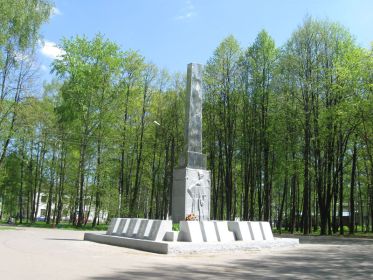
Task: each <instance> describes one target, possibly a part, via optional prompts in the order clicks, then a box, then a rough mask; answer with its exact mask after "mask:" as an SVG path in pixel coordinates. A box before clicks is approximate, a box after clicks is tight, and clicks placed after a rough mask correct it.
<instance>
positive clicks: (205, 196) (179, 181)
mask: <svg viewBox="0 0 373 280" xmlns="http://www.w3.org/2000/svg"><path fill="white" fill-rule="evenodd" d="M210 185H211V184H210V171H208V170H204V169H195V168H189V167H183V168H178V169H175V170H174V174H173V188H172V212H171V215H172V221H173V222H174V223H178V222H179V221H183V220H185V217H186V216H187V215H189V214H192V213H193V214H195V215H196V216H197V217H198V219H199V220H200V221H203V220H209V219H210Z"/></svg>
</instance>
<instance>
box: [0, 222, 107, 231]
mask: <svg viewBox="0 0 373 280" xmlns="http://www.w3.org/2000/svg"><path fill="white" fill-rule="evenodd" d="M17 227H35V228H56V229H68V230H78V231H79V230H80V231H98V230H99V231H106V230H107V228H108V225H106V224H102V225H98V226H96V227H94V228H92V224H91V223H89V224H87V225H85V226H83V227H81V228H78V227H76V226H74V225H72V224H69V223H60V224H58V225H53V224H46V223H45V222H35V223H22V224H19V223H17V224H16V225H15V227H14V226H13V227H7V226H6V224H5V223H4V224H3V225H1V226H0V230H2V229H3V228H8V229H16V228H17Z"/></svg>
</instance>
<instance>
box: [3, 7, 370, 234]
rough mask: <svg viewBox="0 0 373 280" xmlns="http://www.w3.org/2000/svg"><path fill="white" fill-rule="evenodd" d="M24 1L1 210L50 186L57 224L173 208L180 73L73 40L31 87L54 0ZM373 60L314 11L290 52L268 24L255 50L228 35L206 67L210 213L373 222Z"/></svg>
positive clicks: (311, 222)
mask: <svg viewBox="0 0 373 280" xmlns="http://www.w3.org/2000/svg"><path fill="white" fill-rule="evenodd" d="M3 2H4V5H5V4H7V5H10V6H9V7H8V8H9V9H13V8H14V7H13V6H11V5H15V4H9V3H12V2H13V1H5V0H4V1H3ZM16 2H17V3H18V4H19V3H22V5H23V6H22V7H21V6H20V7H17V11H19V12H18V13H17V14H4V15H3V14H2V15H1V26H2V28H1V31H0V32H1V35H0V48H1V55H0V60H1V63H0V66H1V69H0V78H1V81H2V91H1V103H0V105H1V107H0V114H1V115H0V116H1V120H0V121H1V123H0V130H1V134H0V145H1V146H0V148H1V157H0V203H1V209H0V214H1V215H8V216H13V217H17V219H18V220H19V222H21V223H22V222H25V221H27V222H34V221H35V220H36V216H37V213H38V210H39V209H38V207H39V203H38V202H39V200H40V195H41V194H44V195H45V196H46V203H47V209H46V222H47V223H60V222H61V219H62V217H63V216H65V215H68V216H69V220H70V222H71V223H74V224H76V225H77V226H82V225H84V224H85V223H87V217H88V216H89V214H90V212H93V213H94V218H93V226H96V225H97V224H98V223H100V222H102V221H100V219H101V217H100V215H99V214H100V213H103V212H105V213H108V215H109V218H110V217H114V216H139V217H149V218H158V219H165V218H167V217H168V216H169V215H172V213H170V210H171V203H172V201H170V193H171V189H172V180H173V178H172V176H173V175H172V174H173V173H172V172H173V169H174V168H175V167H176V166H177V162H178V158H179V155H180V154H181V152H182V148H183V133H184V121H183V120H184V95H185V92H184V91H185V77H184V74H173V75H170V74H169V73H167V71H165V70H160V69H157V67H156V66H155V65H153V64H152V63H149V62H147V61H146V60H145V58H144V57H143V56H142V55H141V54H139V53H138V52H136V51H132V50H126V51H123V50H121V49H120V48H119V46H118V45H116V44H115V43H113V42H111V41H109V40H107V39H105V38H104V37H103V36H102V35H100V34H99V35H97V36H95V37H94V38H93V39H88V38H86V37H84V36H83V37H81V36H77V37H75V38H71V39H64V40H63V41H62V42H61V48H62V49H63V50H64V55H63V56H62V57H61V58H60V59H57V60H55V61H54V62H53V64H52V72H53V73H55V77H56V78H55V80H53V82H51V83H49V84H46V85H44V87H43V90H42V94H40V93H39V95H35V90H34V89H35V88H34V86H33V85H35V84H37V82H38V80H37V79H36V78H35V75H34V72H35V71H36V67H35V62H34V59H33V58H32V57H33V54H34V52H35V46H36V43H37V38H38V32H37V31H38V29H39V27H40V25H41V24H42V23H43V22H44V21H46V20H47V18H48V16H49V14H50V10H51V6H50V4H49V3H48V2H46V1H41V0H38V1H37V0H35V1H16ZM31 3H32V4H31ZM19 5H21V4H19ZM28 5H34V6H32V7H30V6H28ZM22 9H23V10H22ZM30 9H31V10H33V11H35V12H34V14H32V13H31V14H30V13H29V14H27V13H26V11H27V12H28V11H29V10H30ZM20 11H24V13H25V15H28V16H27V17H26V18H25V19H23V20H18V17H20V16H22V14H23V13H22V12H20ZM6 16H8V17H6ZM9 23H14V24H9ZM17 24H22V26H18V27H17ZM3 26H4V28H3ZM12 26H14V30H13V29H12V28H10V27H12ZM25 26H28V29H27V28H25ZM5 27H9V28H10V29H9V30H7V29H5ZM17 32H18V33H17ZM19 32H20V33H19ZM24 36H25V38H24ZM26 39H27V40H26ZM22 42H25V43H22ZM372 69H373V52H372V50H365V49H362V48H360V47H359V46H357V45H356V44H355V42H354V40H353V38H352V37H351V35H350V34H349V33H348V32H347V31H346V30H345V29H344V28H343V27H341V26H340V25H338V24H335V23H331V22H328V21H319V20H314V19H312V18H307V19H306V20H305V21H304V23H303V25H302V26H300V27H298V29H297V30H296V31H295V32H294V33H293V34H292V36H291V38H290V39H289V40H288V42H287V43H286V44H285V45H284V46H283V47H282V48H277V47H276V46H275V42H274V41H273V39H272V38H271V37H270V36H269V34H268V33H266V32H265V31H262V32H260V33H259V34H258V36H257V38H256V40H255V42H254V43H253V44H252V45H251V46H249V47H248V48H247V49H243V48H242V47H241V46H240V45H239V44H238V43H237V41H236V40H235V38H234V37H233V36H230V37H227V38H226V39H224V40H223V42H222V43H221V44H220V45H219V46H218V47H217V49H216V50H215V52H214V54H213V55H212V57H211V58H210V59H209V60H208V61H207V63H206V67H205V74H204V85H205V95H204V97H205V98H204V105H203V122H204V124H203V129H204V131H203V133H204V152H205V153H206V154H207V155H208V168H209V169H210V170H211V172H212V181H211V184H212V186H211V188H212V192H211V193H212V199H211V200H212V205H211V210H212V211H211V218H212V219H234V218H235V217H240V218H242V219H245V220H247V219H250V220H268V221H271V222H272V223H273V224H274V225H276V227H277V228H278V229H280V230H281V229H283V228H286V230H289V231H290V232H294V231H296V230H302V231H303V232H304V233H305V234H308V233H310V232H311V231H312V230H318V229H319V228H320V229H321V234H327V233H329V234H331V233H335V232H337V231H340V232H341V233H343V230H344V227H343V223H344V224H345V225H346V221H344V220H345V219H344V218H343V217H344V215H345V214H346V212H348V213H349V214H348V217H349V219H348V221H349V229H350V232H351V233H353V232H354V231H355V230H356V224H360V225H362V226H364V229H365V230H373V224H372V220H373V154H372V153H373V151H372V135H373V131H372V130H373V100H372V99H373V94H372V89H373V86H372V80H373V72H372ZM35 96H39V97H35ZM356 214H358V215H356ZM356 218H358V219H356Z"/></svg>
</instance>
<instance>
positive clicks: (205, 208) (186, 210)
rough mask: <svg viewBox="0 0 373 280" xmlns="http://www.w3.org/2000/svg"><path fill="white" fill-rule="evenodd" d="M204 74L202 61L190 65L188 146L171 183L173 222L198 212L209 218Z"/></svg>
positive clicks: (186, 145)
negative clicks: (204, 128)
mask: <svg viewBox="0 0 373 280" xmlns="http://www.w3.org/2000/svg"><path fill="white" fill-rule="evenodd" d="M202 73H203V66H202V65H201V64H196V63H190V64H188V69H187V86H186V106H185V107H186V108H185V119H186V121H185V134H184V141H185V146H184V151H183V154H182V157H181V160H180V164H179V165H180V166H179V167H178V168H177V169H175V170H174V174H173V185H172V209H171V216H172V221H173V222H174V223H178V222H179V221H183V220H185V217H186V216H187V215H189V214H195V216H196V217H197V218H198V219H199V220H200V221H204V220H209V219H210V185H211V183H210V171H208V170H206V156H205V155H204V154H202V93H203V87H202Z"/></svg>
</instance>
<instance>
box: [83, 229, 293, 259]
mask: <svg viewBox="0 0 373 280" xmlns="http://www.w3.org/2000/svg"><path fill="white" fill-rule="evenodd" d="M84 240H87V241H93V242H97V243H102V244H108V245H114V246H121V247H126V248H131V249H137V250H142V251H147V252H153V253H158V254H192V253H198V252H200V253H210V252H223V251H227V252H232V251H248V250H261V249H270V248H286V247H294V246H297V245H299V239H295V238H275V239H274V240H273V241H232V242H223V243H222V242H165V241H150V240H142V239H133V238H127V237H120V236H113V235H106V234H98V233H85V234H84Z"/></svg>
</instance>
